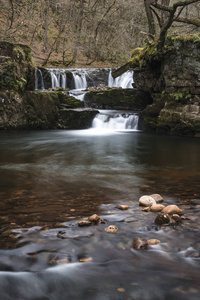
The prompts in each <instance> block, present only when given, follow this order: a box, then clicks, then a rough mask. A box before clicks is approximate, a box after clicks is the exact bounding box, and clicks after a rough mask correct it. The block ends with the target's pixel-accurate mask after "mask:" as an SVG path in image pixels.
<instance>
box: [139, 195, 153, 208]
mask: <svg viewBox="0 0 200 300" xmlns="http://www.w3.org/2000/svg"><path fill="white" fill-rule="evenodd" d="M139 204H140V205H141V206H152V205H156V201H155V200H154V199H153V198H152V197H151V196H142V197H140V199H139Z"/></svg>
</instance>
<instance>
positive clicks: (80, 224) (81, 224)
mask: <svg viewBox="0 0 200 300" xmlns="http://www.w3.org/2000/svg"><path fill="white" fill-rule="evenodd" d="M91 225H92V222H90V221H89V220H84V221H79V222H78V226H80V227H84V226H91Z"/></svg>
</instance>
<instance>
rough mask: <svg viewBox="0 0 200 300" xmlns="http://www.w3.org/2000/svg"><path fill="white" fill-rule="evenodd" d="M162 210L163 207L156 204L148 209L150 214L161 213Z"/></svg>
mask: <svg viewBox="0 0 200 300" xmlns="http://www.w3.org/2000/svg"><path fill="white" fill-rule="evenodd" d="M164 208H165V206H164V205H162V204H156V205H152V206H151V207H150V211H152V212H161V211H162V210H163V209H164Z"/></svg>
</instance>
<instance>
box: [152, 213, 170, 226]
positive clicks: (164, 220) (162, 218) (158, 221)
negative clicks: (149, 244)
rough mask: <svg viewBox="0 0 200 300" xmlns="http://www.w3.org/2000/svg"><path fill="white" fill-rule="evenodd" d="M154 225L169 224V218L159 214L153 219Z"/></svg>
mask: <svg viewBox="0 0 200 300" xmlns="http://www.w3.org/2000/svg"><path fill="white" fill-rule="evenodd" d="M155 223H156V224H157V225H164V224H169V223H170V217H169V216H168V215H167V214H159V215H158V216H157V217H156V219H155Z"/></svg>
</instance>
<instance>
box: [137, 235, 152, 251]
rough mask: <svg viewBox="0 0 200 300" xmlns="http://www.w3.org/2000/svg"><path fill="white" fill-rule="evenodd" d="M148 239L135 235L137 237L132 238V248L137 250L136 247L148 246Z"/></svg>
mask: <svg viewBox="0 0 200 300" xmlns="http://www.w3.org/2000/svg"><path fill="white" fill-rule="evenodd" d="M148 245H149V244H148V241H147V240H145V239H143V238H140V237H137V238H134V240H133V248H134V249H136V250H138V249H144V248H146V247H147V246H148Z"/></svg>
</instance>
